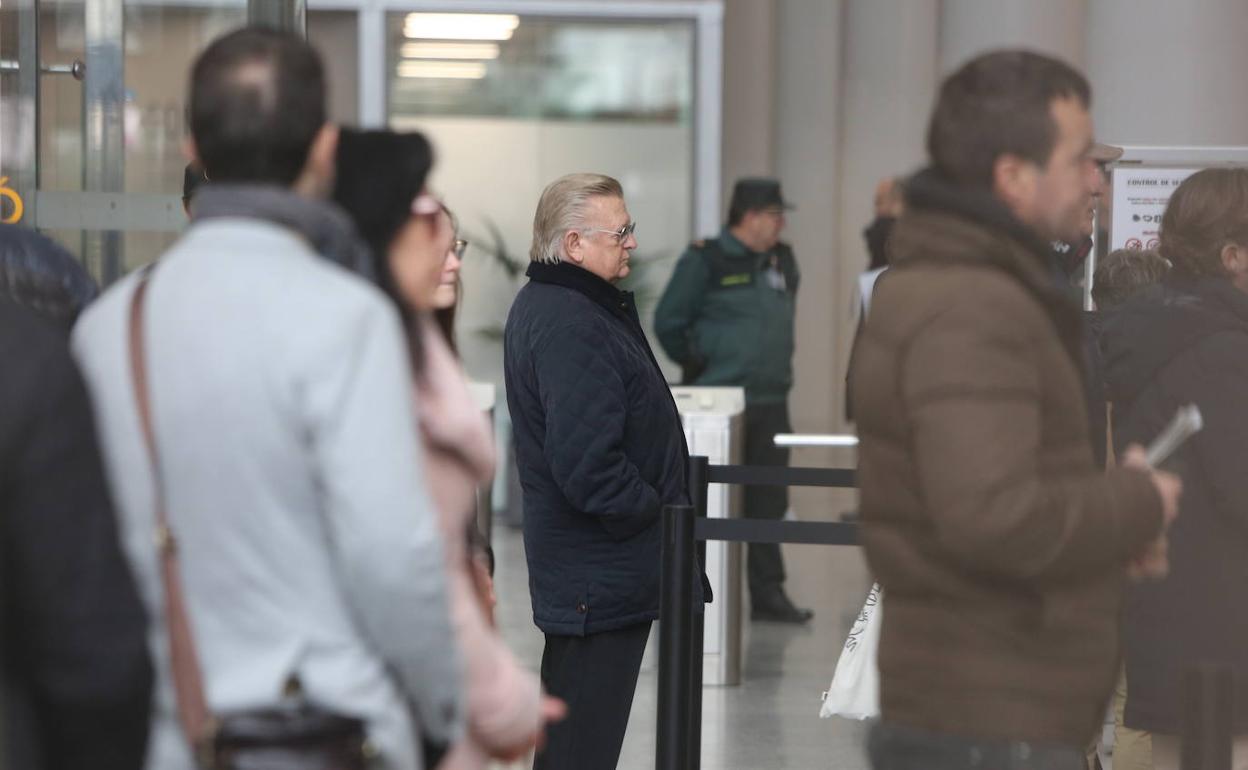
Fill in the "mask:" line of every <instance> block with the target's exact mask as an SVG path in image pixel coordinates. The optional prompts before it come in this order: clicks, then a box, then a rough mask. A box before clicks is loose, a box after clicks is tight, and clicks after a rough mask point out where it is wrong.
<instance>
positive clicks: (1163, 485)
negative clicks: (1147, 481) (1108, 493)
mask: <svg viewBox="0 0 1248 770" xmlns="http://www.w3.org/2000/svg"><path fill="white" fill-rule="evenodd" d="M1122 465H1123V467H1125V468H1134V469H1136V470H1141V471H1144V472H1146V473H1148V474H1149V476H1150V477H1151V478H1152V480H1153V486H1154V487H1156V488H1157V494H1159V495H1161V514H1162V518H1163V521H1164V524H1163V531H1164V530H1166V529H1169V528H1170V523H1171V522H1173V521H1174V520H1175V519H1176V518H1178V516H1179V498H1180V497H1182V496H1183V482H1182V481H1180V480H1179V477H1178V476H1175V475H1174V474H1173V473H1166V472H1165V471H1159V470H1156V469H1154V468H1153V467H1152V466H1151V465H1149V464H1148V456H1147V455H1146V454H1145V453H1144V447H1142V446H1140V445H1139V444H1132V445H1131V446H1129V447H1127V452H1126V454H1125V455H1123V460H1122Z"/></svg>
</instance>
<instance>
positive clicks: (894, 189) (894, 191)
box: [845, 177, 906, 422]
mask: <svg viewBox="0 0 1248 770" xmlns="http://www.w3.org/2000/svg"><path fill="white" fill-rule="evenodd" d="M904 185H905V182H904V181H903V180H902V179H901V178H900V177H888V178H886V179H881V180H880V182H879V184H877V185H876V186H875V200H874V208H875V217H874V218H873V219H872V220H871V224H869V225H867V227H866V228H865V229H864V230H863V231H862V238H863V240H864V241H866V244H867V269H866V271H865V272H864V273H862V274H861V275H859V276H858V325H857V327H856V330H855V332H854V340H855V344H854V345H853V346H851V347H850V349H849V363H848V364H847V366H846V370H845V419H846V420H849V421H850V422H853V420H854V406H853V401H852V400H851V399H850V397H849V382H850V380H851V379H852V378H853V372H854V349H855V348H857V347H858V345H857V339H858V336H859V335H860V334H862V324H863V322H864V321H866V318H867V311H869V310H870V309H871V294H872V292H874V291H875V282H876V281H877V280H879V277H880V276H881V275H883V273H884V271H885V270H887V269H888V239H889V236H890V235H892V233H893V225H895V224H897V218H898V217H900V216H901V214H902V212H903V211H905V210H906V197H905V187H904Z"/></svg>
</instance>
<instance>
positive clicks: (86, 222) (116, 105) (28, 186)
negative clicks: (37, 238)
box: [5, 0, 307, 284]
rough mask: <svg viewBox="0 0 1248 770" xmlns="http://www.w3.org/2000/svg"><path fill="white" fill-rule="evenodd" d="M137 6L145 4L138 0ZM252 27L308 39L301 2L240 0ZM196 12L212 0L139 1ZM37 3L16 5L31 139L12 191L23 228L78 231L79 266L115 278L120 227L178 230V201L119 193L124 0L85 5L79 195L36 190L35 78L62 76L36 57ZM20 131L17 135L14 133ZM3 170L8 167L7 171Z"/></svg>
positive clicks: (89, 0)
mask: <svg viewBox="0 0 1248 770" xmlns="http://www.w3.org/2000/svg"><path fill="white" fill-rule="evenodd" d="M138 1H139V2H140V3H143V2H144V0H138ZM244 1H245V2H246V5H247V10H248V18H249V20H251V21H253V22H260V23H265V24H268V25H270V26H281V27H287V28H290V29H293V30H295V31H298V32H299V33H300V34H304V35H306V33H307V27H306V9H307V3H306V0H240V1H239V5H243V3H244ZM145 4H150V5H164V6H168V7H171V8H176V7H179V6H186V7H197V6H209V5H219V3H216V2H214V1H213V0H182V2H176V1H175V2H159V0H156V1H153V2H149V3H145ZM40 5H41V2H40V0H17V11H18V24H19V34H18V65H17V66H18V69H19V81H18V96H19V97H28V98H29V99H30V103H31V109H30V110H28V111H25V112H23V113H22V114H21V118H22V121H23V125H22V128H21V130H22V131H26V132H28V135H29V136H30V137H31V142H30V143H29V147H30V152H29V153H28V154H27V157H23V158H17V159H15V165H16V170H14V171H13V172H12V173H11V174H8V175H9V176H10V182H11V184H10V186H11V187H12V188H13V189H14V191H15V192H17V194H18V195H19V196H20V197H21V199H22V201H23V204H24V208H25V214H24V215H23V217H22V221H23V223H27V224H30V225H33V226H34V227H37V228H42V229H67V230H82V231H83V250H82V251H83V253H82V257H83V261H84V262H85V263H87V264H88V265H97V266H98V275H99V276H100V277H101V279H102V281H103V283H105V284H107V283H110V282H112V281H114V280H116V279H117V278H119V277H120V276H121V273H122V270H123V267H124V259H123V255H124V238H125V232H126V230H158V231H166V230H174V231H176V230H180V229H181V227H182V225H183V223H184V219H183V215H182V209H181V203H180V201H178V199H177V197H176V196H168V195H157V194H146V193H132V194H126V192H125V168H126V167H125V128H124V122H123V120H124V108H125V93H126V85H125V84H126V78H125V33H126V30H125V6H126V2H125V0H83V4H82V12H83V21H84V25H83V28H84V31H85V40H84V43H85V54H84V58H85V61H86V74H85V77H84V78H83V127H82V131H83V169H82V177H83V178H82V182H83V183H82V192H45V191H43V190H41V189H40V184H39V176H40V169H39V163H40V148H41V140H40V135H39V123H40V93H39V92H40V88H41V83H40V75H41V74H42V73H43V72H49V71H51V72H61V71H65V72H68V71H69V69H68V68H66V67H63V66H61V65H60V64H59V63H48V62H44V61H42V60H41V56H40V53H39V43H40V39H39V35H40V29H39V27H40V22H39V16H40V12H41V8H40ZM19 134H20V132H19ZM5 171H7V170H5Z"/></svg>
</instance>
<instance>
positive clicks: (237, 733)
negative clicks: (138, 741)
mask: <svg viewBox="0 0 1248 770" xmlns="http://www.w3.org/2000/svg"><path fill="white" fill-rule="evenodd" d="M151 273H152V270H151V268H147V269H145V270H144V272H143V274H142V275H141V276H140V277H139V283H138V286H136V287H135V290H134V297H133V298H132V299H131V301H130V370H131V376H132V378H133V383H134V396H135V400H136V401H137V404H138V410H139V421H140V423H141V424H142V428H143V443H144V444H145V446H146V448H147V457H148V461H149V463H150V464H151V469H152V485H153V498H152V499H153V500H154V502H155V514H156V544H157V547H158V548H159V550H160V569H161V579H162V582H163V583H164V588H165V618H166V620H167V622H168V624H169V659H170V668H171V669H172V671H173V689H174V694H175V696H176V698H177V704H178V720H179V721H180V722H181V723H182V731H183V733H185V735H186V738H187V741H189V742H190V744H191V747H192V749H193V750H194V753H195V758H196V761H197V763H198V764H199V766H200V767H201V768H203V769H204V770H365V768H366V767H367V765H368V759H369V756H370V753H371V752H370V751H369V746H368V744H367V741H366V738H365V729H364V722H363V721H362V720H360V719H356V718H354V717H347V716H342V715H340V714H335V713H332V712H330V711H326V710H325V709H323V708H320V707H318V706H316V705H314V704H311V703H309V702H308V701H307V700H306V699H305V698H304V696H303V691H302V688H301V687H300V686H299V682H298V680H297V679H295V678H293V677H292V678H291V680H290V681H289V682H288V683H287V686H286V690H285V692H284V695H285V698H284V700H283V702H282V703H281V704H279V705H277V706H274V707H272V708H264V709H248V710H245V711H236V712H230V713H224V714H217V715H215V716H214V715H213V714H212V713H211V712H210V711H209V710H208V701H207V698H206V697H205V696H204V682H203V678H202V673H201V671H200V667H199V655H198V653H197V652H196V649H195V640H194V639H193V638H192V636H191V625H190V621H189V619H188V617H187V614H186V600H185V595H184V594H183V592H182V578H181V574H180V572H179V570H178V551H177V542H176V541H175V539H174V536H173V531H172V530H171V529H170V527H169V517H168V513H167V510H166V506H165V495H164V483H163V479H162V477H161V473H160V463H159V455H158V454H157V452H156V434H155V431H154V430H153V429H152V410H151V403H150V399H149V395H148V387H147V357H146V347H145V345H144V340H143V298H144V296H145V295H146V293H147V287H148V282H149V280H150V278H151Z"/></svg>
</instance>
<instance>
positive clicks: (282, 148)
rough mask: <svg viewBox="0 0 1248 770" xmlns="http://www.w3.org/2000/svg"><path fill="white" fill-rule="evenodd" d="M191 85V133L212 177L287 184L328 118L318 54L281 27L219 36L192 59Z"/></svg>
mask: <svg viewBox="0 0 1248 770" xmlns="http://www.w3.org/2000/svg"><path fill="white" fill-rule="evenodd" d="M190 91H191V96H190V106H189V108H188V109H189V113H190V117H189V122H190V126H191V137H192V138H193V139H194V140H195V146H196V150H197V151H198V155H199V159H200V160H201V161H202V162H203V165H204V171H205V173H207V175H208V177H209V178H210V179H212V180H213V181H214V182H263V183H270V184H280V185H282V186H287V187H288V186H290V185H291V184H293V183H294V181H295V180H296V179H298V178H299V175H300V174H301V173H302V172H303V168H304V166H305V165H306V164H307V159H308V151H309V150H310V149H311V148H312V142H313V140H315V139H316V135H317V132H319V131H320V130H321V128H322V126H324V125H325V122H326V110H325V73H324V69H323V67H322V66H321V59H320V57H319V56H318V55H317V53H316V51H315V50H313V48H312V46H310V45H308V43H307V42H305V41H304V40H302V39H301V38H299V37H297V36H296V35H293V34H290V33H286V32H278V31H276V30H271V29H265V28H262V27H245V28H243V29H239V30H236V31H234V32H231V33H229V34H227V35H225V36H223V37H220V38H217V39H216V40H215V41H213V43H212V44H211V45H209V46H208V48H207V49H206V50H205V51H204V52H203V53H202V54H200V56H199V58H198V59H196V60H195V65H194V67H193V69H192V70H191V89H190Z"/></svg>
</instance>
